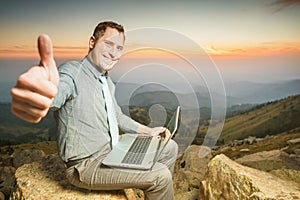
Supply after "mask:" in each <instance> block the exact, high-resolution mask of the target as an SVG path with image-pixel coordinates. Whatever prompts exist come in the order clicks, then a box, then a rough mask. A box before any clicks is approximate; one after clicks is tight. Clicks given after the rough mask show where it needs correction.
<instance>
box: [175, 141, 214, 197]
mask: <svg viewBox="0 0 300 200" xmlns="http://www.w3.org/2000/svg"><path fill="white" fill-rule="evenodd" d="M211 158H212V154H211V150H210V148H208V147H205V146H197V145H191V146H189V147H188V148H187V150H186V151H185V153H184V155H183V156H182V157H181V158H179V159H178V160H177V162H176V165H175V173H174V175H173V179H174V190H175V198H176V199H184V200H186V199H196V198H197V197H198V195H199V185H200V183H201V181H202V180H203V179H204V176H205V171H206V168H207V164H208V162H209V160H210V159H211Z"/></svg>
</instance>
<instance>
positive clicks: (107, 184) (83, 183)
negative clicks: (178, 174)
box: [66, 140, 178, 200]
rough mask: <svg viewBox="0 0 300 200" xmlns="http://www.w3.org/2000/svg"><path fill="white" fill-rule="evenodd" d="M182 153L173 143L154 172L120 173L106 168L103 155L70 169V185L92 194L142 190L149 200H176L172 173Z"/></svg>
mask: <svg viewBox="0 0 300 200" xmlns="http://www.w3.org/2000/svg"><path fill="white" fill-rule="evenodd" d="M177 153H178V145H177V143H176V142H175V141H173V140H170V141H169V142H168V144H167V145H166V147H165V149H164V151H163V152H162V155H161V157H160V159H159V160H158V162H157V163H156V164H155V165H154V167H153V168H152V170H132V169H117V168H110V167H107V166H105V165H102V164H101V162H100V161H99V160H102V159H99V158H100V157H103V156H102V155H99V156H97V155H95V156H92V157H90V158H88V159H86V160H84V161H83V162H81V163H79V164H77V165H74V166H72V167H69V168H67V170H66V176H67V179H68V180H69V182H70V183H71V184H73V185H75V186H77V187H80V188H86V189H90V190H119V189H125V188H139V189H141V190H143V191H144V194H145V199H146V200H172V199H174V191H173V181H172V173H173V170H174V165H175V161H176V158H177Z"/></svg>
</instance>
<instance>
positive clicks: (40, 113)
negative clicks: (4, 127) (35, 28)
mask: <svg viewBox="0 0 300 200" xmlns="http://www.w3.org/2000/svg"><path fill="white" fill-rule="evenodd" d="M38 50H39V55H40V64H39V66H33V67H31V68H30V69H29V70H28V71H27V72H25V73H24V74H21V75H20V76H19V78H18V80H17V83H16V85H15V86H14V87H13V88H12V89H11V95H12V101H11V110H12V113H13V114H14V115H16V116H17V117H19V118H21V119H23V120H25V121H28V122H31V123H37V122H39V121H40V120H41V119H42V118H43V117H45V116H46V114H47V112H48V110H49V107H50V106H51V104H52V102H53V99H54V97H55V95H56V94H57V85H58V82H59V76H58V71H57V67H56V63H55V61H54V58H53V47H52V42H51V40H50V38H49V37H48V36H47V35H40V36H39V38H38Z"/></svg>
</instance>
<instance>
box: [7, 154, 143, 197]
mask: <svg viewBox="0 0 300 200" xmlns="http://www.w3.org/2000/svg"><path fill="white" fill-rule="evenodd" d="M64 173H65V167H64V163H63V162H62V161H61V160H60V159H59V157H58V156H57V155H49V156H47V157H45V158H44V159H42V160H41V161H40V162H33V163H30V164H24V165H22V166H21V167H19V168H18V169H17V170H16V173H15V178H16V185H15V188H14V191H13V192H12V193H11V196H10V200H20V199H22V200H31V199H32V200H35V199H51V200H55V199H70V200H73V199H80V200H81V199H95V200H96V199H99V200H100V199H112V200H123V199H124V200H125V199H129V200H135V199H138V198H136V196H135V193H134V192H133V190H132V189H128V190H126V191H123V190H120V191H90V190H85V189H79V188H76V187H74V186H72V185H71V184H70V183H68V181H67V180H66V179H65V174H64Z"/></svg>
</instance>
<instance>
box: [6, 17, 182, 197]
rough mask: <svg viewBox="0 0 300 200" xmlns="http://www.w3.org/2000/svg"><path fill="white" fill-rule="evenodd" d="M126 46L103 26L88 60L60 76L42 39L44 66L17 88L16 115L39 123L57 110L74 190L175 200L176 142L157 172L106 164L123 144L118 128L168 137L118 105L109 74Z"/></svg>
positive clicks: (118, 30) (112, 27)
mask: <svg viewBox="0 0 300 200" xmlns="http://www.w3.org/2000/svg"><path fill="white" fill-rule="evenodd" d="M124 42H125V35H124V29H123V27H122V26H121V25H119V24H117V23H115V22H111V21H106V22H101V23H99V24H98V25H97V26H96V28H95V30H94V33H93V35H92V36H91V37H90V40H89V52H88V55H87V56H86V57H85V58H84V59H83V60H82V61H80V62H77V61H70V62H67V63H64V64H62V65H61V66H60V67H59V68H58V70H57V68H56V63H55V61H54V58H53V49H52V43H51V40H50V38H49V37H48V36H46V35H41V36H40V37H39V39H38V50H39V54H40V59H41V62H40V66H33V67H31V68H30V69H29V70H28V71H27V72H26V73H24V74H22V75H21V76H20V77H19V79H18V81H17V84H16V86H15V87H13V88H12V90H11V94H12V112H13V113H14V114H15V115H16V116H18V117H20V118H21V119H24V120H26V121H28V122H32V123H37V122H39V121H40V120H41V119H42V118H43V117H44V116H45V115H46V114H47V112H48V110H49V108H50V109H53V110H54V114H55V119H56V122H57V134H58V141H57V145H58V153H59V155H60V157H61V159H62V160H63V161H64V162H65V163H66V176H67V179H68V180H69V181H70V183H72V184H73V185H75V186H77V187H81V188H87V189H91V190H116V189H124V188H130V187H134V188H140V189H142V190H143V191H144V193H145V197H146V199H155V200H156V199H174V194H173V183H172V172H173V169H174V163H175V160H176V158H177V151H178V146H177V144H176V142H174V141H173V140H170V142H169V143H168V144H167V146H166V148H165V149H164V152H163V153H162V156H161V157H160V159H159V161H158V162H157V163H156V164H155V166H154V167H153V169H152V170H144V171H142V170H124V169H123V170H120V169H116V168H110V167H108V166H105V165H103V164H102V160H103V159H104V158H105V157H106V155H107V154H108V153H109V152H110V151H111V149H112V148H113V147H114V145H115V144H116V142H117V141H118V136H119V131H118V128H121V129H122V130H123V131H124V132H131V133H138V134H146V135H151V136H155V135H158V134H161V133H163V132H165V131H166V129H165V128H164V127H154V128H149V127H147V126H144V125H142V124H140V123H138V122H136V121H134V120H132V119H131V118H129V117H128V116H126V115H124V114H123V113H122V111H121V109H120V107H119V106H118V105H117V102H116V99H115V97H114V90H115V86H114V84H113V82H112V80H111V79H110V77H109V76H108V72H109V71H110V70H111V69H112V68H113V67H114V65H115V64H116V63H117V61H118V60H119V59H120V57H121V55H122V50H123V46H124ZM166 132H168V131H166Z"/></svg>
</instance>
